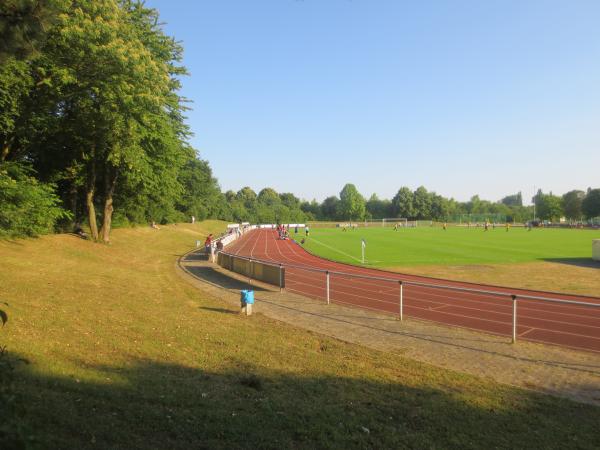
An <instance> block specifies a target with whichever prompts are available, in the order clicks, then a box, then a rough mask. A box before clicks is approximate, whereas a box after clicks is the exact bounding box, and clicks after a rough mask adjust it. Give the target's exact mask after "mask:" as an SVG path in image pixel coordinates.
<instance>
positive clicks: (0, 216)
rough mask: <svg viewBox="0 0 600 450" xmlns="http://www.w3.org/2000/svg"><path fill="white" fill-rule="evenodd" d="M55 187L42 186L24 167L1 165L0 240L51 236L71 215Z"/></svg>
mask: <svg viewBox="0 0 600 450" xmlns="http://www.w3.org/2000/svg"><path fill="white" fill-rule="evenodd" d="M60 204H61V202H60V199H59V198H58V197H57V195H56V194H55V193H54V187H53V186H52V185H49V184H44V183H40V182H39V181H38V180H37V179H36V178H34V177H33V176H32V175H31V172H30V171H29V170H27V169H26V168H25V167H24V166H22V165H20V164H16V163H4V164H1V165H0V205H2V207H1V208H0V238H1V237H4V238H6V237H16V236H36V235H39V234H44V233H48V232H51V231H52V230H53V229H54V226H55V225H56V222H57V221H58V220H60V219H64V218H68V217H69V213H68V212H66V211H65V210H63V209H62V208H61V206H60Z"/></svg>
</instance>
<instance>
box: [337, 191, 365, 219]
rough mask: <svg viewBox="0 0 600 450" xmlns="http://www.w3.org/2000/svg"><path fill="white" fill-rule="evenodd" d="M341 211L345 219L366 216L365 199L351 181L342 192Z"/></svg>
mask: <svg viewBox="0 0 600 450" xmlns="http://www.w3.org/2000/svg"><path fill="white" fill-rule="evenodd" d="M339 211H340V216H341V217H342V218H343V219H350V220H360V219H363V218H364V217H365V199H364V197H363V196H362V195H361V194H360V193H359V192H358V190H357V189H356V186H354V185H353V184H351V183H348V184H346V185H345V186H344V187H343V188H342V191H341V192H340V204H339Z"/></svg>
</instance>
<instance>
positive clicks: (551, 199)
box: [536, 192, 563, 221]
mask: <svg viewBox="0 0 600 450" xmlns="http://www.w3.org/2000/svg"><path fill="white" fill-rule="evenodd" d="M536 205H537V216H538V217H539V218H540V219H544V220H551V221H557V220H558V219H560V218H561V217H562V215H563V209H562V199H561V198H560V197H558V196H556V195H552V192H550V193H549V194H544V193H538V194H537V195H536Z"/></svg>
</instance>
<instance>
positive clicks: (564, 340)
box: [227, 229, 600, 352]
mask: <svg viewBox="0 0 600 450" xmlns="http://www.w3.org/2000/svg"><path fill="white" fill-rule="evenodd" d="M227 252H228V253H232V254H235V255H239V256H245V257H252V258H256V259H261V260H265V261H271V262H274V263H281V264H284V265H285V264H291V265H294V266H298V267H286V271H285V283H286V289H287V290H289V291H292V292H296V293H299V294H302V295H305V296H309V297H313V298H318V299H323V300H324V299H325V298H326V284H325V283H326V281H325V274H324V273H322V272H315V271H314V269H319V270H329V271H336V272H344V275H340V274H330V286H329V287H330V301H331V302H332V303H338V304H343V305H347V306H355V307H360V308H366V309H371V310H374V311H378V312H385V313H392V314H399V297H400V284H399V281H400V280H402V281H414V282H421V283H427V284H431V285H435V284H438V285H442V284H443V285H446V286H453V287H463V288H471V289H482V290H489V291H495V292H502V293H506V296H497V295H491V294H483V293H481V294H480V293H473V292H459V291H452V290H447V289H440V288H435V287H425V286H413V285H406V284H405V285H404V287H403V289H404V292H403V302H404V314H405V315H406V316H408V317H413V318H418V319H423V320H429V321H433V322H439V323H443V324H447V325H452V326H457V327H463V328H470V329H475V330H480V331H484V332H487V333H493V334H498V335H502V336H512V301H511V298H510V294H517V295H519V294H521V295H532V296H542V297H551V298H556V299H564V300H574V301H581V302H586V303H595V304H600V298H598V297H585V296H576V295H567V294H555V293H552V294H549V293H547V292H540V291H528V290H523V289H509V288H502V287H496V286H486V285H482V284H474V283H464V282H453V281H448V280H440V279H435V278H428V277H420V276H415V275H406V274H400V273H392V272H387V271H383V270H377V269H370V268H365V267H357V266H352V265H348V264H343V263H337V262H333V261H329V260H325V259H322V258H319V257H317V256H314V255H312V254H310V253H308V252H307V251H306V250H304V249H303V248H302V247H301V246H300V245H298V244H296V243H295V242H293V241H291V240H285V241H283V240H279V239H277V233H276V232H275V231H273V230H265V229H262V230H254V231H251V232H249V233H247V234H245V235H244V236H243V237H242V238H241V239H238V240H237V241H235V242H234V243H233V244H232V245H230V246H229V247H228V248H227ZM310 269H313V270H310ZM357 275H366V276H371V277H380V278H386V279H389V280H393V281H385V280H373V279H367V278H357V277H356V276H357ZM517 299H518V310H517V340H521V339H523V340H528V341H534V342H542V343H548V344H556V345H561V346H564V347H571V348H576V349H582V350H588V351H593V352H600V308H590V307H586V306H579V305H564V304H557V303H550V302H544V301H539V300H527V299H519V297H517Z"/></svg>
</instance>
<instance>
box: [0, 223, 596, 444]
mask: <svg viewBox="0 0 600 450" xmlns="http://www.w3.org/2000/svg"><path fill="white" fill-rule="evenodd" d="M222 226H223V225H222V224H220V223H216V222H212V223H201V224H195V225H191V224H187V225H178V226H169V227H163V228H162V229H161V230H152V229H150V228H136V229H121V230H115V231H114V235H113V243H112V245H110V246H103V245H95V244H92V243H90V242H87V241H83V240H80V239H78V238H76V237H72V236H67V235H59V236H46V237H43V238H41V239H38V240H22V241H16V242H0V261H1V265H2V270H1V271H0V301H6V302H8V303H9V305H10V306H9V307H7V308H6V309H7V312H8V314H9V322H8V324H7V325H6V326H5V327H4V328H3V329H1V330H0V341H1V344H2V345H5V346H6V347H7V348H8V351H9V352H10V355H11V357H12V358H14V359H15V360H17V359H19V361H18V362H16V364H17V375H18V377H17V383H16V387H17V393H18V395H19V396H20V401H21V402H22V403H23V404H24V407H25V408H26V411H27V415H26V419H27V421H28V422H29V424H30V426H31V429H33V430H34V433H35V434H36V435H37V439H38V443H40V444H41V446H42V447H44V448H77V449H85V448H111V449H130V448H157V449H164V448H170V449H188V448H191V447H193V448H461V449H464V448H517V447H518V448H561V449H562V448H567V447H577V448H598V447H600V434H598V430H597V425H598V423H600V408H597V407H593V406H588V405H580V404H576V403H573V402H570V401H567V400H562V399H557V398H553V397H549V396H545V395H541V394H536V393H533V392H528V391H523V390H520V389H515V388H512V387H508V386H503V385H499V384H497V383H494V382H491V381H488V380H483V379H478V378H475V377H472V376H467V375H461V374H458V373H454V372H451V371H447V370H443V369H437V368H433V367H430V366H428V365H426V364H422V363H417V362H414V361H411V360H407V359H404V358H402V357H398V356H394V357H391V356H390V355H389V354H385V353H380V352H376V351H372V350H368V349H365V348H362V347H358V346H354V345H350V344H346V343H343V342H340V341H337V340H333V339H328V338H324V337H322V336H319V335H316V334H313V333H309V332H305V331H303V330H299V329H295V328H293V327H290V326H288V325H284V324H281V323H278V322H275V321H272V320H269V319H267V318H265V317H263V316H261V315H260V314H258V315H255V316H252V317H251V318H246V317H243V316H239V315H237V314H234V313H233V312H234V311H233V310H232V309H230V308H229V307H227V306H225V305H223V304H222V303H221V302H220V301H218V300H215V299H212V298H209V297H207V296H206V295H204V294H203V293H202V292H199V291H198V290H197V289H195V288H193V287H192V286H190V285H188V284H187V283H186V282H185V281H184V280H182V279H181V278H180V277H179V276H178V275H177V274H176V272H175V261H176V259H177V256H178V255H180V254H182V252H184V251H185V250H187V249H189V248H190V247H192V246H193V245H194V242H195V240H196V239H198V238H200V239H202V238H203V237H204V236H205V235H206V233H208V232H209V231H216V230H217V229H220V228H221V227H222Z"/></svg>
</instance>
